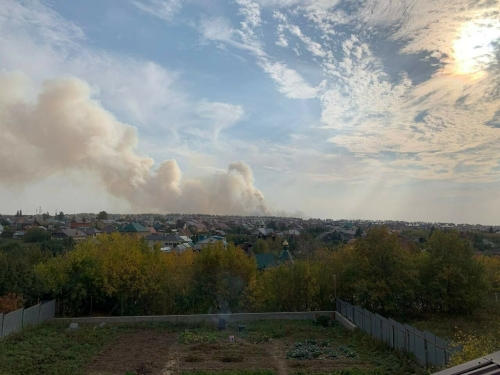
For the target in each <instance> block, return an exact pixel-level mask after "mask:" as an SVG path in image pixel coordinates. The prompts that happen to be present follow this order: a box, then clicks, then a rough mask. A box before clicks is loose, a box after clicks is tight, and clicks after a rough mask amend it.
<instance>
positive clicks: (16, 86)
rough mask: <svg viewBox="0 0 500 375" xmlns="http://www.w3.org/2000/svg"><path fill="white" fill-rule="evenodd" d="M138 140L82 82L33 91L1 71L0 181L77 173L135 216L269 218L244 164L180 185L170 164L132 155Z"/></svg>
mask: <svg viewBox="0 0 500 375" xmlns="http://www.w3.org/2000/svg"><path fill="white" fill-rule="evenodd" d="M137 143H138V136H137V132H136V129H135V128H134V127H132V126H129V125H127V124H124V123H121V122H119V121H117V120H116V119H115V118H114V117H113V115H112V114H111V113H109V112H108V111H106V110H105V109H103V108H102V107H101V105H100V104H99V103H98V102H96V101H94V100H92V99H91V92H90V88H89V86H88V85H87V84H86V83H85V82H83V81H81V80H79V79H77V78H64V79H54V80H47V81H45V82H44V83H43V85H42V90H41V91H40V92H39V93H34V92H33V91H32V87H31V84H30V82H29V80H28V79H27V78H26V76H24V75H23V74H20V73H0V145H1V146H0V183H1V184H3V185H8V186H12V187H20V186H25V185H27V184H30V183H33V182H37V181H40V180H43V179H45V178H47V177H49V176H51V175H54V174H57V173H61V172H65V171H68V170H81V171H87V172H91V173H94V174H95V175H96V176H97V177H98V178H99V180H100V181H101V182H102V184H103V186H104V187H105V188H106V189H107V191H109V192H110V193H111V194H113V195H115V196H117V197H119V198H124V199H126V200H127V201H128V202H129V203H130V205H131V207H132V208H133V210H135V211H137V212H185V213H208V214H240V215H268V214H270V210H269V208H268V207H267V204H266V201H265V198H264V196H263V194H262V193H261V192H260V191H259V190H258V189H256V188H255V186H254V178H253V173H252V170H251V168H250V167H249V166H248V165H247V164H245V163H243V162H235V163H231V164H230V165H229V167H228V169H227V171H224V172H219V173H216V174H214V175H213V176H211V177H210V178H207V179H206V180H203V181H195V180H186V181H183V180H182V172H181V170H180V169H179V166H178V165H177V162H176V161H175V160H167V161H164V162H163V163H162V164H160V166H159V167H158V168H156V169H155V168H154V165H155V162H154V160H153V159H151V158H149V157H143V156H140V155H138V154H137V153H136V152H135V149H136V146H137Z"/></svg>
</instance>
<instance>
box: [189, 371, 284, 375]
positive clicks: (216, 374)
mask: <svg viewBox="0 0 500 375" xmlns="http://www.w3.org/2000/svg"><path fill="white" fill-rule="evenodd" d="M220 374H224V375H275V373H274V371H268V370H257V371H246V370H244V371H205V370H196V371H183V372H181V375H220Z"/></svg>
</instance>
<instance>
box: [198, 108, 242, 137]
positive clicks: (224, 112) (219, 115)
mask: <svg viewBox="0 0 500 375" xmlns="http://www.w3.org/2000/svg"><path fill="white" fill-rule="evenodd" d="M196 114H197V115H198V116H200V117H201V118H203V119H206V120H208V121H209V123H211V124H212V126H213V138H214V139H215V140H216V141H217V139H218V137H219V133H220V132H221V131H222V130H223V129H227V128H229V127H231V126H233V125H235V124H236V123H237V122H239V121H240V120H241V119H242V118H243V116H244V114H245V111H244V110H243V108H242V107H241V106H239V105H232V104H227V103H217V102H208V101H202V102H200V103H199V104H198V106H197V108H196Z"/></svg>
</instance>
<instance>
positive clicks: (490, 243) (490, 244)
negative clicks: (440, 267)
mask: <svg viewBox="0 0 500 375" xmlns="http://www.w3.org/2000/svg"><path fill="white" fill-rule="evenodd" d="M0 233H1V232H0ZM482 242H483V245H484V246H485V247H496V246H497V245H495V244H494V243H493V242H491V241H490V240H487V239H486V238H485V239H483V241H482Z"/></svg>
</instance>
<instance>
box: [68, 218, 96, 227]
mask: <svg viewBox="0 0 500 375" xmlns="http://www.w3.org/2000/svg"><path fill="white" fill-rule="evenodd" d="M91 223H92V221H91V220H87V219H86V218H76V219H73V220H71V221H70V222H69V227H70V228H71V229H77V228H82V227H90V226H91Z"/></svg>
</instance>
